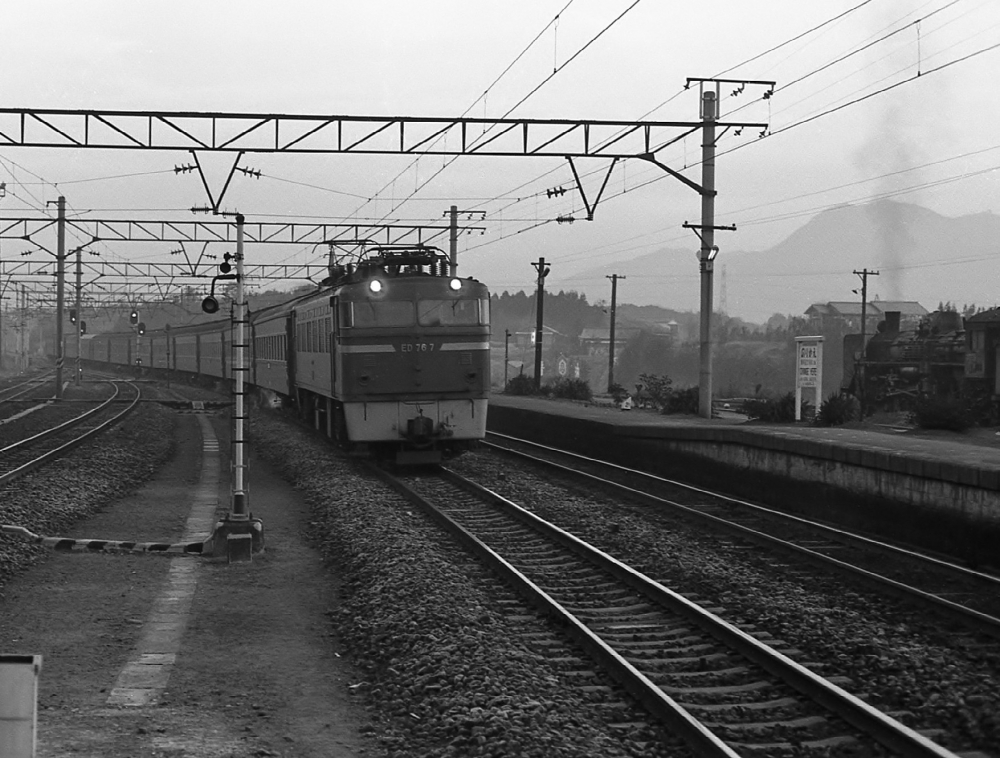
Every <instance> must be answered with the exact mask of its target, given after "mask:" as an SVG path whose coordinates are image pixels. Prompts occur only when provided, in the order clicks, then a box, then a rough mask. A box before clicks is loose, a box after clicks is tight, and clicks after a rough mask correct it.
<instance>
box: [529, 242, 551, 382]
mask: <svg viewBox="0 0 1000 758" xmlns="http://www.w3.org/2000/svg"><path fill="white" fill-rule="evenodd" d="M531 265H532V266H534V267H535V270H536V271H537V272H538V319H537V320H536V322H535V391H536V392H537V391H538V390H540V389H541V388H542V302H543V300H544V298H545V277H547V276H548V275H549V271H550V270H551V266H546V265H545V259H544V258H542V257H539V259H538V260H537V261H535V262H534V263H532V264H531Z"/></svg>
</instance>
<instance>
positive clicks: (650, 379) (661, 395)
mask: <svg viewBox="0 0 1000 758" xmlns="http://www.w3.org/2000/svg"><path fill="white" fill-rule="evenodd" d="M639 381H641V382H642V384H643V389H644V390H645V393H646V396H647V397H648V398H649V399H650V400H652V401H653V405H655V406H656V407H657V408H659V409H661V410H662V409H663V408H666V407H667V403H668V402H670V392H671V389H670V385H671V384H673V380H672V379H671V378H670V377H669V376H666V375H664V376H656V375H655V374H639Z"/></svg>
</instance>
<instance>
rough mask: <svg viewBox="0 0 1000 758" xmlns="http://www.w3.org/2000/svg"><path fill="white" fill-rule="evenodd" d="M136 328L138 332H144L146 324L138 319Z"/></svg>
mask: <svg viewBox="0 0 1000 758" xmlns="http://www.w3.org/2000/svg"><path fill="white" fill-rule="evenodd" d="M136 329H138V330H139V334H145V333H146V324H145V323H144V322H142V321H140V322H139V324H138V326H136Z"/></svg>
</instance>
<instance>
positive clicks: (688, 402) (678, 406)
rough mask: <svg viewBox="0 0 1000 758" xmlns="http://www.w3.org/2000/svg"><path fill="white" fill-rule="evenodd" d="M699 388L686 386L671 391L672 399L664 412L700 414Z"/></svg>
mask: <svg viewBox="0 0 1000 758" xmlns="http://www.w3.org/2000/svg"><path fill="white" fill-rule="evenodd" d="M698 411H699V408H698V388H697V387H685V388H684V389H681V390H674V391H673V392H671V393H670V399H669V400H668V401H667V405H666V406H665V407H664V409H663V412H664V413H689V414H691V415H694V416H697V415H698Z"/></svg>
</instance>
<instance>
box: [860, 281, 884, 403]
mask: <svg viewBox="0 0 1000 758" xmlns="http://www.w3.org/2000/svg"><path fill="white" fill-rule="evenodd" d="M854 273H855V274H856V275H857V276H859V277H861V355H860V356H858V364H857V368H856V370H855V374H856V375H857V377H858V394H859V395H860V400H861V418H864V417H865V401H866V400H867V398H866V397H865V338H866V332H867V327H868V323H867V322H868V277H869V276H878V271H869V270H868V269H867V268H863V269H861V270H860V271H857V270H855V271H854ZM855 292H857V290H855Z"/></svg>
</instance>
